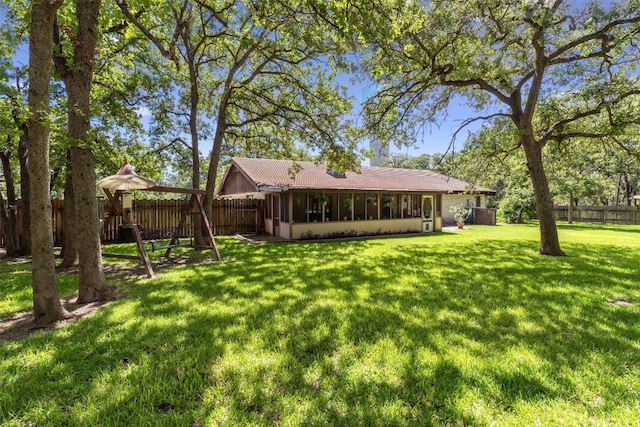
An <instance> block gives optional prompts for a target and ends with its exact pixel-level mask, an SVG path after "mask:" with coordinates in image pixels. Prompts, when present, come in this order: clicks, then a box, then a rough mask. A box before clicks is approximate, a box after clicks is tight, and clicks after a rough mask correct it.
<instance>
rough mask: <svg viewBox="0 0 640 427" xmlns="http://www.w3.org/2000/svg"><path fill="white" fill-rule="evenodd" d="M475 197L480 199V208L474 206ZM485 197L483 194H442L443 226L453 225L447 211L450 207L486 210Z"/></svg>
mask: <svg viewBox="0 0 640 427" xmlns="http://www.w3.org/2000/svg"><path fill="white" fill-rule="evenodd" d="M476 197H480V206H476ZM486 200H487V199H486V195H484V194H477V195H476V194H443V195H442V222H443V225H454V224H455V223H456V221H455V219H453V214H452V213H451V212H450V211H449V210H450V209H451V206H455V205H465V206H469V207H472V208H474V207H480V208H486V207H487V202H486Z"/></svg>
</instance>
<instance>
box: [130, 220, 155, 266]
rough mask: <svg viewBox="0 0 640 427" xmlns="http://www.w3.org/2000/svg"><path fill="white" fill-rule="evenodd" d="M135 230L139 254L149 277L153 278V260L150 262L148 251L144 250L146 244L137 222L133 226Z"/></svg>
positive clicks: (134, 235) (134, 234)
mask: <svg viewBox="0 0 640 427" xmlns="http://www.w3.org/2000/svg"><path fill="white" fill-rule="evenodd" d="M131 227H132V228H133V237H134V238H135V240H136V245H138V253H139V254H140V259H141V260H142V263H143V264H144V266H145V268H146V269H147V275H149V277H151V278H153V276H154V275H153V268H152V267H151V260H149V255H147V250H146V249H145V248H144V243H143V242H142V236H141V235H140V229H139V228H138V224H136V223H135V222H134V223H133V224H131Z"/></svg>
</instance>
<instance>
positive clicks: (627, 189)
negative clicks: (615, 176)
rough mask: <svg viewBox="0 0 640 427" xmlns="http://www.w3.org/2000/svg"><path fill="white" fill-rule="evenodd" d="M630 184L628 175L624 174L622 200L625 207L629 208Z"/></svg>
mask: <svg viewBox="0 0 640 427" xmlns="http://www.w3.org/2000/svg"><path fill="white" fill-rule="evenodd" d="M631 193H632V191H631V183H630V182H629V175H628V174H627V173H626V172H625V173H624V198H625V202H626V203H625V205H626V206H631Z"/></svg>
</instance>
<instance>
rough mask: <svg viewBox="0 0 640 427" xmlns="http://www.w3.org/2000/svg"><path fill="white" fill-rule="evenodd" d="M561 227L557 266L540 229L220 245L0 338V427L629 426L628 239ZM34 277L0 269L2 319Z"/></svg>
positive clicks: (638, 289)
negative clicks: (203, 256) (96, 306)
mask: <svg viewBox="0 0 640 427" xmlns="http://www.w3.org/2000/svg"><path fill="white" fill-rule="evenodd" d="M559 232H560V237H561V241H562V245H563V249H564V250H565V251H566V252H567V253H568V254H569V255H570V256H568V257H563V258H550V257H542V256H540V255H538V254H536V252H535V250H536V247H537V239H538V232H537V228H536V226H535V225H519V226H497V227H473V226H471V227H469V228H468V230H464V231H463V232H455V233H439V234H433V235H421V236H412V237H398V238H380V239H369V240H357V241H340V242H329V243H325V242H322V243H294V244H287V243H283V244H267V245H247V244H244V243H241V242H239V241H237V240H234V239H219V242H220V250H221V253H222V255H223V257H224V258H225V261H223V262H222V263H207V264H199V265H184V266H176V267H172V268H168V269H165V270H163V271H162V272H160V274H158V276H157V277H156V278H155V279H152V280H149V279H131V280H130V281H128V282H126V283H120V286H121V288H122V289H123V290H124V291H125V293H126V294H127V297H126V298H125V299H122V300H119V301H117V302H114V303H112V304H110V305H108V306H106V307H103V308H101V309H100V310H99V311H98V312H97V313H95V314H94V315H93V316H91V317H88V318H83V319H80V320H78V321H75V322H71V323H70V324H68V325H66V326H64V327H63V328H61V329H59V330H56V331H53V332H47V333H36V334H35V335H32V336H31V337H29V338H26V339H23V340H20V341H16V342H3V341H0V424H3V425H16V426H17V425H38V426H47V425H52V426H60V425H109V426H110V425H153V426H155V425H167V426H173V425H184V426H189V425H191V426H197V425H203V426H204V425H380V426H389V425H399V426H400V425H416V426H425V425H442V424H448V425H490V424H498V425H527V426H528V425H534V424H538V425H563V426H569V425H576V426H577V425H579V426H584V425H605V424H611V425H639V424H640V265H639V260H640V227H615V226H599V225H572V226H569V225H566V224H562V225H560V229H559ZM107 262H111V261H107ZM28 271H29V270H28V265H27V266H25V265H8V263H7V261H6V260H3V261H2V264H0V273H1V274H2V278H3V280H2V281H1V282H0V292H1V294H2V296H3V297H2V300H3V302H2V303H1V305H0V318H6V317H9V316H11V315H12V314H13V313H15V312H16V311H17V310H18V309H24V308H25V304H26V307H28V306H29V304H30V294H29V292H28V286H29V282H28ZM25 277H26V278H27V280H25ZM6 278H8V280H6ZM65 280H66V281H68V282H70V283H71V285H73V278H72V277H71V278H68V279H66V278H65ZM71 285H70V284H69V283H67V282H63V283H62V284H61V287H62V292H63V293H69V292H72V290H73V286H71ZM25 287H27V289H26V290H25ZM7 295H8V298H7ZM25 299H26V303H25Z"/></svg>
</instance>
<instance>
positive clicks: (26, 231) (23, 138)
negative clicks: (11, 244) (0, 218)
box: [18, 124, 31, 256]
mask: <svg viewBox="0 0 640 427" xmlns="http://www.w3.org/2000/svg"><path fill="white" fill-rule="evenodd" d="M21 128H22V135H20V141H19V142H18V161H19V162H20V198H21V199H22V220H21V225H22V236H21V238H20V255H23V256H27V255H31V211H30V207H29V206H30V201H31V197H30V194H31V193H30V191H29V187H30V185H31V179H30V175H29V166H28V164H29V162H28V161H27V160H28V155H29V150H28V146H29V129H28V128H27V126H26V124H23V125H22V126H21Z"/></svg>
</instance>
